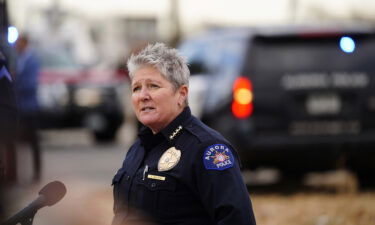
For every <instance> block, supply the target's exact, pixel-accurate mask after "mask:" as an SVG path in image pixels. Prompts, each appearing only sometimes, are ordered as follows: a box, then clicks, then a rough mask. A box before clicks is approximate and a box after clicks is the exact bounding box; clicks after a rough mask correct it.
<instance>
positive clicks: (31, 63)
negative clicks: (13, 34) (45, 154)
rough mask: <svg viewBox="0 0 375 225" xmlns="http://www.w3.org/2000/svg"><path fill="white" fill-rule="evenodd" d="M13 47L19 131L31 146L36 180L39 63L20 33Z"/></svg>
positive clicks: (39, 169) (38, 151)
mask: <svg viewBox="0 0 375 225" xmlns="http://www.w3.org/2000/svg"><path fill="white" fill-rule="evenodd" d="M15 47H16V51H17V66H16V76H15V90H16V96H17V103H18V110H19V115H20V123H19V125H20V126H19V128H20V129H19V131H20V137H21V139H22V140H25V141H26V142H28V143H29V144H30V146H31V150H32V157H33V162H34V163H33V167H34V180H35V181H37V180H39V179H40V173H41V159H40V145H39V139H38V134H37V127H38V101H37V87H38V76H39V69H40V65H39V60H38V57H37V56H36V54H35V53H34V51H33V50H32V48H31V47H30V45H29V40H28V38H27V37H26V36H23V35H21V36H20V37H19V38H18V39H17V41H16V45H15Z"/></svg>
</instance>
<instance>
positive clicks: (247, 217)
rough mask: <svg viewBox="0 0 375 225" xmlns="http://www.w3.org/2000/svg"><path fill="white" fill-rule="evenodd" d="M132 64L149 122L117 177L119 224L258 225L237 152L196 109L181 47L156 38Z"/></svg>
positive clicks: (141, 112) (139, 105)
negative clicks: (190, 99)
mask: <svg viewBox="0 0 375 225" xmlns="http://www.w3.org/2000/svg"><path fill="white" fill-rule="evenodd" d="M128 69H129V74H130V77H131V89H132V96H131V98H132V104H133V109H134V112H135V115H136V117H137V118H138V120H139V121H140V122H141V123H142V124H143V125H144V127H143V128H142V129H141V130H140V133H139V135H138V138H137V139H136V141H135V143H134V144H133V145H132V146H131V147H130V149H129V151H128V153H127V155H126V158H125V160H124V162H123V165H122V167H121V168H120V169H119V170H118V172H117V173H116V175H115V176H114V178H113V185H114V213H115V216H114V218H113V222H112V224H113V225H120V224H121V225H123V224H139V223H140V222H141V224H144V223H143V222H145V221H146V220H147V221H152V223H153V224H176V225H182V224H194V225H210V224H220V225H224V224H227V225H229V224H231V225H232V224H235V225H242V224H249V225H250V224H251V225H253V224H255V218H254V214H253V210H252V206H251V201H250V198H249V194H248V192H247V189H246V186H245V184H244V182H243V179H242V177H241V172H240V167H239V159H238V156H237V153H236V151H235V150H234V149H233V147H232V146H231V145H230V143H229V142H228V141H227V140H226V139H224V138H223V137H222V136H221V135H220V134H219V133H218V132H216V131H214V130H212V129H210V128H209V127H207V126H206V125H205V124H203V123H202V122H201V121H199V120H198V119H197V118H195V117H194V116H192V115H191V111H190V108H189V107H188V101H187V99H188V79H189V75H190V72H189V69H188V67H187V64H186V62H185V61H184V59H183V58H182V57H181V56H180V55H179V53H178V51H177V50H176V49H172V48H169V47H167V46H166V45H165V44H162V43H156V44H150V45H148V46H147V47H146V48H145V49H143V50H142V51H141V52H139V53H137V54H135V55H134V54H133V55H131V57H130V58H129V60H128ZM146 218H147V219H146Z"/></svg>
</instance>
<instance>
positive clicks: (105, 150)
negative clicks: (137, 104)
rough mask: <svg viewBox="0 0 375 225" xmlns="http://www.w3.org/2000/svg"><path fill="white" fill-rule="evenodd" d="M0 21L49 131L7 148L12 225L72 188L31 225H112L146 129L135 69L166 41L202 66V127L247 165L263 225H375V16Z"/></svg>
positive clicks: (18, 10)
mask: <svg viewBox="0 0 375 225" xmlns="http://www.w3.org/2000/svg"><path fill="white" fill-rule="evenodd" d="M0 7H1V8H0V23H1V24H0V25H1V32H0V34H1V37H0V47H1V49H0V50H1V52H3V54H4V55H5V57H6V58H7V62H6V64H5V65H6V68H7V69H8V70H9V72H10V74H11V76H12V78H13V81H14V82H13V83H14V86H15V93H14V94H15V96H18V94H19V93H18V90H19V89H18V87H19V84H18V83H17V82H19V79H18V78H17V76H19V77H20V75H18V74H20V72H19V71H20V69H19V66H20V65H19V61H20V59H22V54H21V53H22V51H19V49H18V47H17V46H18V45H19V44H17V42H18V43H19V40H20V39H22V37H27V40H28V46H29V48H27V49H31V50H32V52H33V54H34V55H35V58H36V59H37V60H38V62H39V63H38V73H37V77H36V83H35V85H31V86H32V88H34V89H35V90H34V92H33V93H34V94H35V98H36V101H37V103H36V105H37V106H38V110H37V111H38V116H37V118H36V117H35V118H34V117H32V118H33V119H32V121H34V120H35V123H37V125H36V126H34V125H32V129H31V128H30V127H26V133H29V134H31V136H32V135H33V134H34V133H33V132H30V131H32V130H33V129H34V128H37V129H35V133H36V136H35V137H34V139H31V141H30V140H29V139H27V138H26V139H25V138H18V135H16V136H17V139H14V140H12V143H13V144H12V147H9V145H5V144H3V142H0V143H1V144H2V145H3V146H0V150H1V160H0V163H1V164H0V169H1V192H2V196H1V203H2V205H1V208H0V218H1V221H2V220H4V219H5V218H8V217H9V216H11V215H13V214H15V213H16V212H17V211H19V210H20V209H22V208H23V207H25V206H26V205H27V204H28V203H29V202H31V201H32V200H33V199H35V198H36V197H37V193H38V191H39V190H40V189H41V188H42V187H43V186H44V185H45V184H47V183H48V182H51V181H54V180H60V181H62V182H63V183H65V185H66V187H67V194H66V196H65V197H64V198H63V199H62V200H61V202H59V203H57V204H56V206H52V207H47V208H44V209H41V210H40V211H39V212H38V213H37V215H36V217H35V220H34V224H37V225H43V224H51V223H53V224H60V225H65V224H70V225H72V224H88V223H89V224H98V225H99V224H109V223H110V222H111V218H112V215H113V214H112V203H113V202H112V187H111V180H112V177H113V176H114V174H115V173H116V171H117V170H118V168H119V167H120V166H121V163H122V160H123V158H124V157H125V154H126V151H127V148H128V147H129V145H130V144H131V143H132V141H133V140H134V138H135V137H136V134H137V129H138V123H137V121H136V119H135V117H134V115H133V113H132V109H131V104H130V102H129V97H130V95H129V94H130V92H129V78H128V74H127V70H126V59H127V58H128V56H129V55H130V54H131V53H132V52H136V51H138V50H139V49H141V48H142V47H143V46H145V44H147V43H149V42H156V41H161V42H165V43H168V44H169V45H171V46H174V47H176V48H178V49H179V50H180V51H181V53H182V54H183V55H184V56H185V57H186V58H187V60H188V62H189V64H190V70H191V74H192V76H191V80H190V93H189V95H190V96H189V97H190V99H189V104H190V106H191V108H192V111H193V114H194V115H196V116H197V117H199V118H200V119H202V120H203V121H204V122H205V123H207V124H208V125H209V126H211V127H213V128H215V129H217V130H219V131H220V132H221V133H222V134H223V135H224V136H225V137H226V138H228V139H229V140H230V141H231V142H232V143H233V145H234V146H235V147H236V148H237V150H238V151H239V153H240V155H241V158H242V161H243V166H244V170H243V177H244V179H245V181H246V182H247V184H248V190H249V193H250V195H251V198H252V201H253V207H254V211H255V215H256V218H257V221H258V223H259V224H280V225H283V224H300V225H305V224H306V225H334V224H340V225H341V224H366V225H367V224H375V192H374V184H375V175H374V174H375V116H374V115H375V79H374V76H375V64H374V62H373V60H374V58H375V1H372V0H324V1H323V0H263V1H248V0H232V1H226V0H215V1H213V0H206V1H197V0H157V1H155V0H137V1H129V0H123V1H117V0H106V1H104V0H90V1H89V0H81V1H73V0H0ZM30 54H31V53H30ZM0 69H1V68H0ZM0 79H4V78H3V76H2V75H1V76H0ZM28 82H31V81H28ZM0 93H1V94H2V95H5V94H4V93H5V92H4V90H0ZM28 96H30V95H28ZM17 102H18V103H17V104H18V105H19V104H21V105H22V104H23V103H22V101H20V100H18V101H17ZM5 106H6V105H4V107H5ZM1 107H3V106H1ZM18 113H21V114H22V112H18ZM14 114H15V115H16V114H17V112H15V113H14ZM0 116H3V115H0ZM21 116H22V115H21ZM3 118H5V117H3ZM27 118H29V117H27ZM1 121H2V120H1ZM29 121H30V120H29ZM21 122H22V121H21ZM33 141H34V142H35V141H36V142H37V144H35V143H34V142H33ZM7 143H8V142H7ZM33 143H34V144H33ZM38 171H39V172H38Z"/></svg>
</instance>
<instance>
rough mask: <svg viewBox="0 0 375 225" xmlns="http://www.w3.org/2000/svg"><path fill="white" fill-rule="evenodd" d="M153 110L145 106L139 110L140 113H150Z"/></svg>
mask: <svg viewBox="0 0 375 225" xmlns="http://www.w3.org/2000/svg"><path fill="white" fill-rule="evenodd" d="M154 109H155V108H154V107H151V106H145V107H142V108H141V112H150V111H152V110H154Z"/></svg>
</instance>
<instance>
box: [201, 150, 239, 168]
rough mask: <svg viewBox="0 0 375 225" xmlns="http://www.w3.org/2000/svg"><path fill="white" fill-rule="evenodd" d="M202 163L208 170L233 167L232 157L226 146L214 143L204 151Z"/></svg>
mask: <svg viewBox="0 0 375 225" xmlns="http://www.w3.org/2000/svg"><path fill="white" fill-rule="evenodd" d="M203 164H204V167H205V168H206V169H208V170H225V169H228V168H230V167H233V165H234V157H233V154H232V151H231V150H230V148H229V147H228V146H226V145H224V144H215V145H211V146H209V147H207V148H206V150H205V151H204V154H203Z"/></svg>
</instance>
